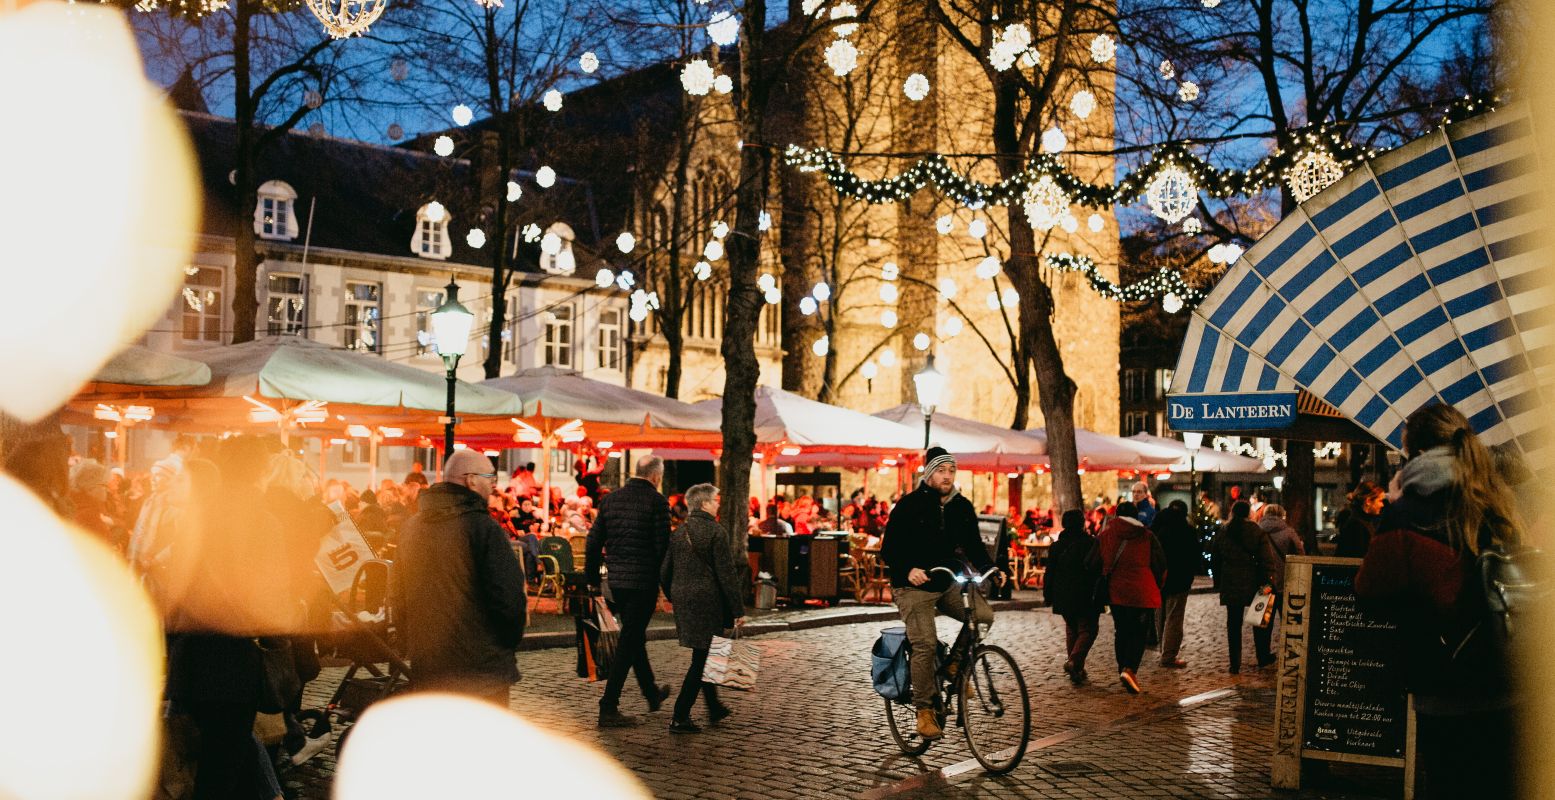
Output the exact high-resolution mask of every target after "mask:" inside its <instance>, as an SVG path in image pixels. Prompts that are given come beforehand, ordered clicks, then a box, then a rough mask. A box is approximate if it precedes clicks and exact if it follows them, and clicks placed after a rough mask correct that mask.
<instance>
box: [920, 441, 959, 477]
mask: <svg viewBox="0 0 1555 800" xmlns="http://www.w3.org/2000/svg"><path fill="white" fill-rule="evenodd" d="M941 464H949V465H951V466H952V467H954V466H955V465H956V457H955V456H953V455H951V454H949V453H947V452H945V448H943V447H930V448H929V449H928V450H925V451H924V453H923V474H924V476H929V475H932V474H934V470H936V469H938V468H939V465H941Z"/></svg>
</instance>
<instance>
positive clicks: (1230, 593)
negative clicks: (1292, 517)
mask: <svg viewBox="0 0 1555 800" xmlns="http://www.w3.org/2000/svg"><path fill="white" fill-rule="evenodd" d="M1251 513H1252V506H1251V505H1250V504H1248V502H1247V501H1246V500H1238V501H1236V502H1235V503H1232V504H1231V518H1230V519H1229V520H1227V521H1226V526H1225V527H1224V528H1222V529H1221V531H1220V533H1219V534H1217V535H1216V536H1215V541H1214V542H1213V543H1212V544H1211V545H1210V549H1211V552H1212V553H1213V555H1214V573H1215V585H1216V587H1217V588H1218V589H1219V591H1220V604H1221V605H1223V606H1225V607H1226V645H1227V647H1228V648H1229V651H1230V652H1229V655H1230V657H1231V674H1232V675H1235V674H1237V673H1239V672H1241V671H1242V627H1243V623H1242V615H1243V614H1244V613H1246V611H1247V607H1248V606H1249V605H1251V604H1252V602H1253V598H1254V597H1255V596H1257V594H1258V590H1259V588H1261V587H1263V586H1264V585H1270V586H1272V585H1274V581H1275V578H1276V576H1275V558H1276V556H1275V554H1274V545H1273V544H1271V543H1270V542H1269V537H1268V535H1267V534H1265V533H1264V532H1263V529H1262V528H1260V527H1258V525H1257V524H1256V523H1254V522H1252V521H1251V520H1249V519H1248V515H1249V514H1251ZM1272 627H1273V626H1269V627H1265V628H1258V627H1254V628H1253V648H1254V650H1255V651H1256V654H1257V657H1258V666H1259V668H1260V669H1261V668H1263V667H1267V666H1269V665H1270V664H1273V663H1274V654H1273V653H1272V652H1270V649H1269V637H1270V633H1271V628H1272Z"/></svg>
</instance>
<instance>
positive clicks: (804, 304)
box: [799, 295, 820, 317]
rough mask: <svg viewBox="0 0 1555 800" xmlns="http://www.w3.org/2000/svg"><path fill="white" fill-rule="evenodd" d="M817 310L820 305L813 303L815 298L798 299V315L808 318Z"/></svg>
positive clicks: (806, 296)
mask: <svg viewBox="0 0 1555 800" xmlns="http://www.w3.org/2000/svg"><path fill="white" fill-rule="evenodd" d="M819 309H820V304H819V303H816V302H815V298H813V297H810V296H809V295H805V296H804V297H801V298H799V313H801V314H803V315H805V316H807V317H808V316H810V315H811V314H814V313H815V312H816V311H817V310H819Z"/></svg>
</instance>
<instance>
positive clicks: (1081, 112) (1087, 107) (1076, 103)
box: [1069, 89, 1096, 119]
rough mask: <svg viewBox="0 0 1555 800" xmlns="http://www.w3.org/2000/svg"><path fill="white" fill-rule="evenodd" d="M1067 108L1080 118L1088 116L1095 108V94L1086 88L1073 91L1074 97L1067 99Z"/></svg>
mask: <svg viewBox="0 0 1555 800" xmlns="http://www.w3.org/2000/svg"><path fill="white" fill-rule="evenodd" d="M1069 110H1070V111H1071V112H1073V113H1074V115H1075V116H1077V117H1079V118H1080V119H1085V118H1087V117H1089V116H1090V115H1091V112H1092V111H1095V110H1096V95H1094V94H1091V92H1090V91H1089V90H1087V89H1081V90H1080V91H1078V92H1075V93H1074V97H1072V98H1070V100H1069Z"/></svg>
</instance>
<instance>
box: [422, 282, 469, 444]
mask: <svg viewBox="0 0 1555 800" xmlns="http://www.w3.org/2000/svg"><path fill="white" fill-rule="evenodd" d="M474 322H475V315H474V314H472V313H470V309H468V308H465V307H464V305H463V304H461V303H460V302H459V284H458V283H455V282H454V280H453V279H452V278H450V279H449V280H448V287H447V289H446V290H445V292H444V295H443V304H442V305H440V306H438V307H437V310H436V311H433V312H432V336H433V339H434V340H435V341H436V343H437V352H438V355H441V356H442V357H443V369H444V370H446V371H447V377H448V415H447V416H446V417H444V418H443V460H445V461H446V460H447V459H448V456H449V455H450V454H452V453H453V451H454V424H455V423H457V422H458V418H457V417H455V416H454V381H455V380H456V378H455V374H454V373H455V372H456V371H457V370H458V369H459V357H460V356H462V355H464V348H465V347H467V346H468V345H469V344H470V326H471V325H472V324H474Z"/></svg>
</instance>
